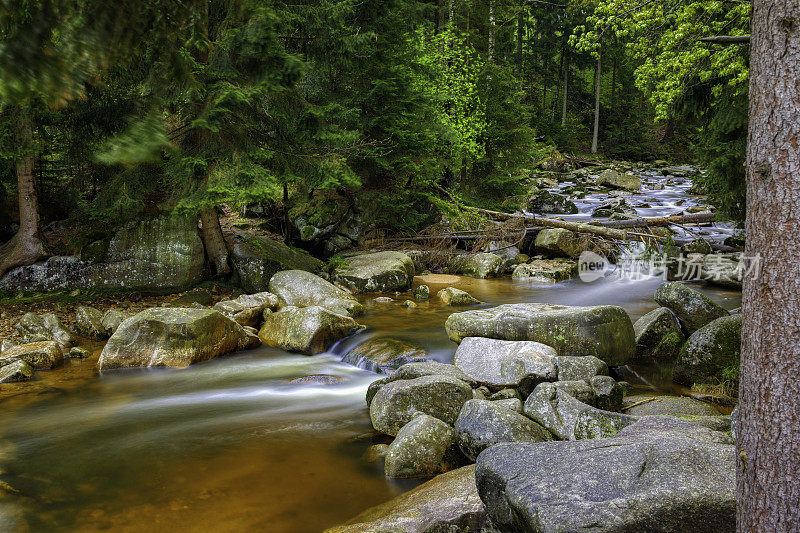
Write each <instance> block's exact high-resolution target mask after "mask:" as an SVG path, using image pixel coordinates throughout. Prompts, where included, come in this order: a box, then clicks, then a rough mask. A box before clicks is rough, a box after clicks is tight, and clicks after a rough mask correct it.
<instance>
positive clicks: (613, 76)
mask: <svg viewBox="0 0 800 533" xmlns="http://www.w3.org/2000/svg"><path fill="white" fill-rule="evenodd" d="M616 99H617V58H616V57H614V62H613V63H612V66H611V105H612V107H613V105H614V102H615V101H616Z"/></svg>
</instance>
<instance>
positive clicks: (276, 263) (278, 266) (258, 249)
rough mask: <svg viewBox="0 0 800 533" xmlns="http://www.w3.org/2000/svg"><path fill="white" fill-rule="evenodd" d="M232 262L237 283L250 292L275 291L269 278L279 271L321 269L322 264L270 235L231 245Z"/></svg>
mask: <svg viewBox="0 0 800 533" xmlns="http://www.w3.org/2000/svg"><path fill="white" fill-rule="evenodd" d="M231 262H232V263H233V267H234V270H235V271H236V274H237V276H238V278H239V284H240V285H241V286H242V288H243V289H244V290H245V291H247V292H250V293H257V292H265V291H267V290H269V291H270V292H275V291H273V290H272V289H269V283H270V278H272V277H273V276H274V275H275V273H277V272H279V271H281V270H292V271H305V272H320V271H322V269H323V268H324V267H325V263H323V262H322V261H320V260H319V259H316V258H315V257H313V256H311V255H309V254H308V253H307V252H305V251H303V250H299V249H297V248H292V247H291V246H287V245H285V244H283V243H282V242H278V241H276V240H274V239H270V238H269V237H249V238H248V239H247V240H245V241H243V242H239V243H236V244H234V245H233V247H232V249H231Z"/></svg>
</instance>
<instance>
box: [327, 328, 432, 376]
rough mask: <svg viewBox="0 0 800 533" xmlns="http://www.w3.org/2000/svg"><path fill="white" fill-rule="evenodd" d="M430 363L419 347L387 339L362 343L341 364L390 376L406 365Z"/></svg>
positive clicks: (422, 349) (423, 350) (424, 351)
mask: <svg viewBox="0 0 800 533" xmlns="http://www.w3.org/2000/svg"><path fill="white" fill-rule="evenodd" d="M427 361H430V357H429V356H428V352H427V351H426V350H425V349H424V348H422V347H421V346H417V345H415V344H411V343H409V342H405V341H401V340H399V339H392V338H388V337H383V338H377V339H370V340H368V341H366V342H362V343H361V344H359V345H358V346H356V347H355V348H353V349H352V350H350V351H349V352H347V354H346V355H345V356H344V358H343V359H342V362H343V363H347V364H349V365H353V366H356V367H358V368H363V369H364V370H369V371H371V372H378V373H381V374H391V373H392V372H394V371H395V370H397V369H398V368H400V367H401V366H403V365H405V364H408V363H420V362H427Z"/></svg>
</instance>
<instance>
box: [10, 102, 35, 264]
mask: <svg viewBox="0 0 800 533" xmlns="http://www.w3.org/2000/svg"><path fill="white" fill-rule="evenodd" d="M17 135H18V139H19V142H20V144H21V145H23V146H24V150H30V146H31V144H32V142H33V127H32V125H31V122H30V120H29V119H28V117H27V115H25V113H24V112H22V111H20V112H19V115H18V117H17ZM17 190H18V193H19V231H18V232H17V234H16V235H14V237H13V238H12V239H11V240H10V241H8V242H7V243H6V244H4V245H3V246H0V276H2V275H3V274H5V273H6V272H8V271H9V270H11V269H12V268H16V267H18V266H24V265H30V264H32V263H35V262H36V261H38V260H40V259H42V258H44V257H45V251H44V244H43V242H42V232H41V225H40V223H39V197H38V196H37V194H36V174H35V173H34V155H33V153H32V152H31V153H26V155H24V156H23V157H21V158H20V160H19V161H18V162H17Z"/></svg>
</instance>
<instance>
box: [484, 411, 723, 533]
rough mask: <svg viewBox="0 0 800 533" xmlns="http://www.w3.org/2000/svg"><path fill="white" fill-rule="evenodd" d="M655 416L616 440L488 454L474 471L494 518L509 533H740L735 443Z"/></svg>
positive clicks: (498, 449) (515, 447) (496, 449)
mask: <svg viewBox="0 0 800 533" xmlns="http://www.w3.org/2000/svg"><path fill="white" fill-rule="evenodd" d="M652 418H655V420H647V419H643V420H642V421H640V422H638V423H636V424H633V425H631V426H629V427H627V428H625V429H624V430H622V431H621V432H620V434H619V435H617V436H615V437H613V438H607V439H601V440H594V441H581V442H569V443H564V442H545V443H537V444H527V443H505V444H498V445H496V446H493V447H491V448H490V449H488V450H486V451H485V452H483V453H482V454H481V455H480V456H479V457H478V462H477V469H476V473H475V476H476V481H477V486H478V491H479V493H480V496H481V499H482V500H483V502H484V503H485V505H486V510H487V513H488V514H489V516H490V518H491V521H492V523H493V524H494V525H495V526H496V527H497V528H498V529H500V530H501V531H523V530H524V531H537V532H549V531H595V532H608V533H611V532H622V531H651V532H664V533H683V532H687V533H704V532H707V531H720V532H722V531H730V532H733V531H734V530H735V528H736V498H735V487H736V473H735V458H734V447H733V446H731V445H729V444H723V443H721V441H720V440H715V436H714V435H713V433H715V432H711V431H708V430H702V428H697V427H695V426H692V425H691V424H688V423H685V422H681V421H680V420H674V421H670V420H667V421H664V420H660V419H662V418H668V417H652ZM703 432H705V433H703ZM719 435H721V434H719Z"/></svg>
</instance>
